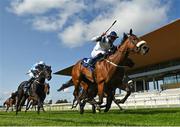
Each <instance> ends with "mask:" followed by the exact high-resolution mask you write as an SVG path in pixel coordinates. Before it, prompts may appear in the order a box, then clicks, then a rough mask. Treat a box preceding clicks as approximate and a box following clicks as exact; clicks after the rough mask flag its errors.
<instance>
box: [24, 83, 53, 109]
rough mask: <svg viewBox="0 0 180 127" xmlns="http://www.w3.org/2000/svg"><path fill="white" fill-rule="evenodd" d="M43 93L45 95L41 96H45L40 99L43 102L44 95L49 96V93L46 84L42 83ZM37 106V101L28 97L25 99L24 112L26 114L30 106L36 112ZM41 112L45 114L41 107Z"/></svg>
mask: <svg viewBox="0 0 180 127" xmlns="http://www.w3.org/2000/svg"><path fill="white" fill-rule="evenodd" d="M44 93H45V94H43V95H45V96H44V97H42V98H43V99H44V100H45V98H46V95H49V93H50V86H49V84H48V83H44ZM44 100H43V102H44ZM37 105H38V101H36V100H34V98H33V97H31V96H29V97H28V98H27V103H26V110H25V112H27V110H28V109H29V108H30V107H31V106H32V108H33V107H35V111H36V106H37ZM42 110H43V111H44V112H45V110H44V108H43V107H42Z"/></svg>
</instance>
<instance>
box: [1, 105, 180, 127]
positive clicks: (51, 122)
mask: <svg viewBox="0 0 180 127" xmlns="http://www.w3.org/2000/svg"><path fill="white" fill-rule="evenodd" d="M0 125H1V126H32V125H34V126H35V125H36V126H65V125H67V126H71V125H73V126H85V125H87V126H99V125H104V126H140V125H141V126H175V125H178V126H180V108H166V109H135V110H123V111H119V110H111V111H110V112H108V113H103V112H101V113H96V114H92V113H91V112H90V111H85V114H83V115H80V114H79V112H77V111H58V112H46V113H43V112H42V113H40V115H38V114H37V113H36V112H27V113H24V112H20V113H19V114H18V115H17V116H16V115H15V112H9V113H6V112H0Z"/></svg>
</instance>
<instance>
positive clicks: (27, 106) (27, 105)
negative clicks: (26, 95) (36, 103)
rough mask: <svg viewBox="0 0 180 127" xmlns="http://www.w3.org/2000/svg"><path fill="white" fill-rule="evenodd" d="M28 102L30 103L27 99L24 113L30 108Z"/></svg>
mask: <svg viewBox="0 0 180 127" xmlns="http://www.w3.org/2000/svg"><path fill="white" fill-rule="evenodd" d="M29 102H30V100H29V99H27V104H26V110H25V112H27V110H28V109H29V108H30V106H31V103H30V104H29Z"/></svg>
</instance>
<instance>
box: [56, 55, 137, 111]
mask: <svg viewBox="0 0 180 127" xmlns="http://www.w3.org/2000/svg"><path fill="white" fill-rule="evenodd" d="M133 66H134V62H133V61H132V60H131V59H130V58H127V59H126V60H125V61H123V63H122V66H121V67H122V68H124V67H130V68H132V67H133ZM124 77H125V78H124V81H125V80H127V78H128V76H124ZM128 80H129V79H128ZM126 82H127V81H126ZM94 85H95V84H94ZM71 86H73V81H72V78H71V79H70V80H69V81H68V82H66V83H64V84H63V85H62V86H61V87H60V88H59V89H58V90H57V91H62V90H64V89H66V88H68V87H71ZM90 86H91V88H88V93H91V95H88V96H87V97H88V98H92V97H95V96H96V94H97V93H96V92H97V91H95V90H94V89H93V88H92V85H90ZM79 91H80V95H79V96H83V94H84V93H85V91H84V90H83V89H80V90H79ZM92 93H93V95H92ZM112 94H113V98H112V99H113V101H114V102H115V104H116V105H117V106H118V107H119V109H120V110H122V108H121V106H120V105H119V103H118V102H117V100H116V99H115V97H114V95H115V89H114V91H112ZM82 99H83V98H81V100H82ZM110 103H111V102H109V103H108V104H110ZM77 105H78V102H77V98H76V97H75V96H74V99H73V103H72V109H73V108H76V107H77ZM104 107H106V109H105V111H106V110H107V111H108V108H110V105H107V104H105V105H101V106H100V108H104ZM92 111H93V113H95V112H96V110H95V107H94V105H92Z"/></svg>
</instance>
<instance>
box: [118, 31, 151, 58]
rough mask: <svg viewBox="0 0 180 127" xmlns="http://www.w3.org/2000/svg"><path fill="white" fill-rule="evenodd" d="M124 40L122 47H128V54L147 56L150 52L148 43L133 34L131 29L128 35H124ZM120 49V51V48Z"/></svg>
mask: <svg viewBox="0 0 180 127" xmlns="http://www.w3.org/2000/svg"><path fill="white" fill-rule="evenodd" d="M123 40H124V42H123V44H122V45H125V46H126V48H127V51H128V52H135V53H140V54H142V55H145V54H146V53H147V52H148V51H149V46H148V45H147V43H146V41H144V40H141V39H140V38H138V37H137V36H136V35H134V34H133V33H132V29H130V32H129V33H128V34H125V33H124V37H123ZM118 49H120V46H119V48H118Z"/></svg>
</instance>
